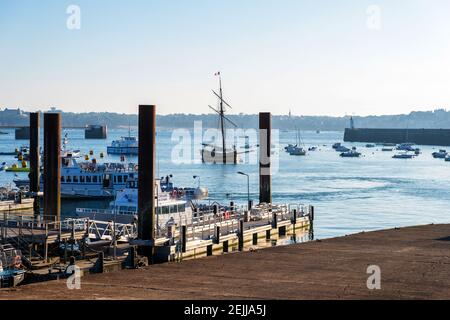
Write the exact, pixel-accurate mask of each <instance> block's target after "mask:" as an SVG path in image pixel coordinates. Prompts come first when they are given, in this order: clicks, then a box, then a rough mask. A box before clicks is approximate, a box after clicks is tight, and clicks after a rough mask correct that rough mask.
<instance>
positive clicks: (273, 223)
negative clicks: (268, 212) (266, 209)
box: [272, 212, 278, 229]
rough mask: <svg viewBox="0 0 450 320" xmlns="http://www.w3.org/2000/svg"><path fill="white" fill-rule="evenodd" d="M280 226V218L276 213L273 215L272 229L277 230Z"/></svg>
mask: <svg viewBox="0 0 450 320" xmlns="http://www.w3.org/2000/svg"><path fill="white" fill-rule="evenodd" d="M277 226H278V217H277V214H276V213H275V212H274V213H272V229H276V228H277Z"/></svg>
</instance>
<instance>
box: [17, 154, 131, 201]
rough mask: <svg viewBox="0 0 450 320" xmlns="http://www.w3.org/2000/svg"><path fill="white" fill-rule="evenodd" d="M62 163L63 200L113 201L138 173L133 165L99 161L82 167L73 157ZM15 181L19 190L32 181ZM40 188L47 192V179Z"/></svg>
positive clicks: (86, 163)
mask: <svg viewBox="0 0 450 320" xmlns="http://www.w3.org/2000/svg"><path fill="white" fill-rule="evenodd" d="M61 161H62V166H61V197H62V198H113V197H114V196H115V193H116V192H117V191H118V190H121V189H123V188H125V186H126V183H127V180H128V179H130V178H135V177H136V176H137V172H138V171H137V170H138V167H137V165H135V164H133V163H103V164H98V163H97V162H96V161H95V159H93V160H92V162H81V163H79V162H77V160H76V159H75V158H74V157H71V156H67V157H62V158H61ZM44 174H45V173H44ZM13 181H14V183H15V184H16V186H17V187H18V188H23V187H25V186H28V185H29V180H28V179H19V178H16V179H14V180H13ZM40 185H41V190H43V189H44V179H43V176H41V182H40Z"/></svg>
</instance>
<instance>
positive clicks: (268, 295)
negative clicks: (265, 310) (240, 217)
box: [0, 225, 450, 300]
mask: <svg viewBox="0 0 450 320" xmlns="http://www.w3.org/2000/svg"><path fill="white" fill-rule="evenodd" d="M449 243H450V225H427V226H418V227H410V228H402V229H391V230H385V231H376V232H367V233H360V234H355V235H351V236H347V237H341V238H334V239H327V240H322V241H314V242H308V243H303V244H295V245H289V246H283V247H273V248H269V249H264V250H257V251H252V252H242V253H235V254H228V255H222V256H213V257H209V258H205V259H201V260H191V261H185V262H182V263H173V264H161V265H154V266H150V267H146V268H144V269H140V270H124V271H121V272H113V273H104V274H95V275H86V276H85V277H83V278H82V279H81V289H80V290H68V289H67V287H66V281H65V280H60V281H51V282H46V283H37V284H31V285H28V286H24V287H18V288H16V289H14V290H13V291H11V290H6V291H2V290H0V299H49V300H55V299H59V300H69V299H70V300H74V299H75V300H76V299H81V300H83V299H84V300H95V299H116V300H125V299H162V300H170V299H186V300H189V299H192V298H193V297H195V299H200V300H202V299H204V300H207V299H238V300H245V299H389V300H392V299H450V278H449V277H448V272H449V265H450V257H449V255H448V248H449ZM371 265H378V266H379V267H380V269H381V289H380V290H369V289H368V288H367V285H366V284H367V279H368V277H369V276H370V274H367V267H368V266H371ZM171 284H173V285H171ZM55 292H58V294H57V295H55Z"/></svg>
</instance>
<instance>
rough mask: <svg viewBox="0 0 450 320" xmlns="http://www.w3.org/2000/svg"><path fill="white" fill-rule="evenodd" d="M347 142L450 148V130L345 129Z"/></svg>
mask: <svg viewBox="0 0 450 320" xmlns="http://www.w3.org/2000/svg"><path fill="white" fill-rule="evenodd" d="M344 141H346V142H374V143H383V142H384V143H404V142H412V143H415V144H418V145H430V146H450V129H369V128H355V129H349V128H347V129H345V134H344Z"/></svg>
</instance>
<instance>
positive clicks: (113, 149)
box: [106, 136, 139, 155]
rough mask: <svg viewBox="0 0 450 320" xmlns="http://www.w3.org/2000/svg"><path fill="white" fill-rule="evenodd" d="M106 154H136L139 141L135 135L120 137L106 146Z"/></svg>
mask: <svg viewBox="0 0 450 320" xmlns="http://www.w3.org/2000/svg"><path fill="white" fill-rule="evenodd" d="M106 152H107V153H108V154H118V155H138V154H139V143H138V140H137V139H136V137H132V136H128V137H122V138H121V139H120V140H114V141H113V142H112V143H111V145H110V146H108V147H107V148H106Z"/></svg>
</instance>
